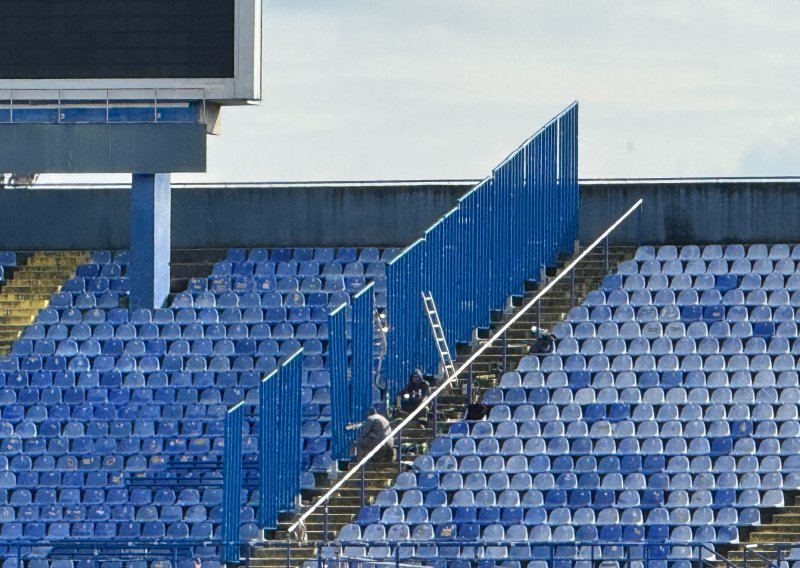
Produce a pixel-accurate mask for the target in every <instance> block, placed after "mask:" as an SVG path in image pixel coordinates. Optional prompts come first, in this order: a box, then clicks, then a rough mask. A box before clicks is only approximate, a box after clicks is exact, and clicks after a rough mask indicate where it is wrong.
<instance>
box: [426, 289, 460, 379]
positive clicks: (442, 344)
mask: <svg viewBox="0 0 800 568" xmlns="http://www.w3.org/2000/svg"><path fill="white" fill-rule="evenodd" d="M422 302H423V304H424V306H425V314H426V315H427V316H428V323H430V324H431V331H433V339H434V342H435V343H436V351H438V352H439V359H441V361H442V367H443V369H444V378H445V379H449V378H450V377H452V376H453V375H455V374H456V366H455V365H454V364H453V358H452V357H451V356H450V348H449V347H448V346H447V339H446V338H445V336H444V329H443V328H442V322H441V320H440V319H439V311H438V310H437V309H436V302H434V301H433V294H432V293H430V292H422Z"/></svg>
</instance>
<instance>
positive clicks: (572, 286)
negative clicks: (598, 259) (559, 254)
mask: <svg viewBox="0 0 800 568" xmlns="http://www.w3.org/2000/svg"><path fill="white" fill-rule="evenodd" d="M576 271H577V267H576V268H573V269H572V271H571V272H570V273H569V305H570V307H571V308H574V307H575V272H576Z"/></svg>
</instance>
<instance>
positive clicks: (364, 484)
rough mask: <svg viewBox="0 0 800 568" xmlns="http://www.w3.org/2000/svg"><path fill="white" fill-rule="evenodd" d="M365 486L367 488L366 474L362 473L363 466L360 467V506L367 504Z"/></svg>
mask: <svg viewBox="0 0 800 568" xmlns="http://www.w3.org/2000/svg"><path fill="white" fill-rule="evenodd" d="M366 488H367V480H366V474H365V473H364V468H363V467H362V468H361V506H362V507H363V506H364V505H366V504H367V501H366V495H365V492H366Z"/></svg>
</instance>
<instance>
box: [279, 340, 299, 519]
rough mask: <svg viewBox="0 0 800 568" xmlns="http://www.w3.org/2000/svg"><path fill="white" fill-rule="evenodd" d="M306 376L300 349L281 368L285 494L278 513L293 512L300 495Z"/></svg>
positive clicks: (282, 454)
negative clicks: (302, 386)
mask: <svg viewBox="0 0 800 568" xmlns="http://www.w3.org/2000/svg"><path fill="white" fill-rule="evenodd" d="M302 376H303V350H302V349H299V350H297V351H296V352H295V353H294V354H293V355H291V356H290V357H289V358H288V359H287V360H286V361H284V362H283V364H282V365H281V367H280V368H279V369H278V377H279V378H280V383H281V387H282V393H281V394H282V396H281V400H280V408H281V412H280V414H279V416H280V418H281V422H280V424H279V429H280V431H281V432H283V433H284V436H283V439H282V446H281V447H280V448H279V452H280V454H281V456H282V460H281V461H282V463H283V464H284V467H283V468H282V473H283V476H282V478H281V483H282V487H284V492H283V495H282V501H281V503H279V511H280V512H285V511H293V510H294V501H295V496H296V495H297V494H298V493H299V492H300V469H301V466H302V449H303V446H302V444H303V441H302V438H301V432H300V430H301V427H302V416H301V392H300V390H301V382H302Z"/></svg>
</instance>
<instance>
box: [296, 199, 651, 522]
mask: <svg viewBox="0 0 800 568" xmlns="http://www.w3.org/2000/svg"><path fill="white" fill-rule="evenodd" d="M642 202H643V200H642V199H640V200H639V201H637V202H636V203H634V204H633V205H632V206H631V207H630V209H628V210H627V211H626V212H625V213H623V214H622V215H621V216H620V217H619V218H618V219H617V220H616V221H615V222H614V223H613V224H612V225H611V226H609V227H608V228H607V229H606V230H605V231H603V234H601V235H600V236H599V237H597V239H595V240H594V241H593V242H592V244H590V245H589V246H588V247H587V248H586V249H585V250H584V251H583V252H582V253H580V254H579V255H578V256H577V257H576V258H575V259H574V260H573V261H572V262H570V263H569V264H568V265H567V266H566V267H565V268H564V270H562V271H561V272H560V273H559V274H558V275H557V276H555V277H554V278H553V279H552V280H550V281H549V282H548V283H547V284H546V285H545V286H544V287H543V288H542V289H541V290H540V291H539V292H538V293H537V294H536V295H535V296H534V297H533V298H532V299H531V300H530V301H529V302H528V303H527V304H525V306H523V308H522V309H521V310H520V311H518V312H517V313H516V314H514V316H513V317H512V318H511V319H510V320H508V321H507V322H506V323H505V324H504V325H503V326H502V327H500V329H498V330H497V332H495V334H494V335H493V336H492V337H491V338H490V339H489V340H487V341H486V343H484V344H483V345H482V346H480V347H479V348H478V349H477V350H476V351H475V353H473V354H472V355H471V356H470V357H469V359H467V360H466V361H465V362H464V363H463V364H462V365H461V366H460V367H459V368H458V369H456V372H455V374H453V375H452V376H450V377H448V378H447V379H446V380H445V381H444V382H442V384H440V385H439V386H438V387H437V388H436V389H435V390H434V391H433V392H432V393H431V394H430V395H429V396H428V398H426V399H425V400H424V401H423V402H422V403H421V404H420V405H419V406H418V407H417V408H416V409H414V410H413V411H412V412H411V413H410V414H409V415H408V416H406V418H405V419H403V420H402V421H401V422H400V424H398V425H397V426H395V428H394V429H393V430H392V431H391V432H390V433H389V434H388V435H387V436H386V437H385V438H384V439H383V440H381V442H380V443H379V444H378V445H377V446H375V448H373V449H372V451H370V452H369V453H368V454H367V455H366V456H365V457H364V458H363V459H362V460H361V461H360V462H358V463H357V464H356V466H355V467H353V468H351V469H350V470H349V471H347V473H345V475H344V476H343V477H342V478H341V479H340V480H339V481H338V482H336V484H334V486H333V487H331V488H330V489H329V490H328V491H327V492H326V493H325V494H324V495H323V496H322V497H320V498H319V499H318V500H317V502H316V503H314V504H313V505H312V506H311V507H309V508H308V510H307V511H306V512H305V513H303V514H302V515H301V516H300V518H299V519H298V520H297V521H295V523H294V524H292V526H291V527H289V532H290V533H292V532H294V531H295V530H296V529H297V527H298V526H299V525H300V523H303V522H305V520H306V519H308V517H310V516H311V515H312V514H313V513H314V511H316V510H317V509H318V508H319V507H321V506H322V505H324V504H325V503H326V502H327V501H328V500H329V499H330V498H331V497H332V496H333V495H334V494H335V493H336V492H337V491H339V489H341V487H342V486H343V485H344V484H345V483H347V481H348V480H349V479H350V478H352V477H353V476H354V475H355V474H356V473H357V472H358V471H360V470H361V469H362V468H363V467H364V466H365V465H367V463H369V461H370V460H371V459H372V458H373V457H374V456H375V455H376V454H377V453H378V452H379V451H380V450H381V448H383V447H384V446H385V445H386V444H387V443H388V442H389V441H390V440H393V439H394V438H395V436H397V434H398V433H400V432H401V431H402V430H403V429H404V428H405V427H406V426H408V424H409V423H411V422H412V421H413V420H414V419H415V418H416V417H417V415H419V413H420V412H422V411H423V409H425V408H426V407H427V406H429V405H430V404H431V402H433V401H434V399H436V397H438V396H439V395H440V394H441V393H442V392H443V391H444V390H445V389H446V388H447V387H448V386H450V384H451V383H452V382H453V381H455V380H456V379H458V377H459V376H461V374H462V373H464V371H466V370H468V369H469V367H470V365H472V363H473V362H474V361H475V360H476V359H477V358H478V357H480V356H481V355H483V353H484V352H485V351H486V350H487V349H489V347H491V346H492V345H493V344H494V343H495V342H496V341H497V340H498V339H500V338H501V337H503V335H504V334H505V333H506V332H507V331H508V329H509V328H510V327H511V326H512V325H514V324H515V323H516V322H517V320H519V319H520V318H521V317H522V316H523V315H525V314H526V313H527V312H528V311H529V310H530V309H531V308H533V307H534V306H535V305H536V304H537V302H539V300H541V299H542V298H543V297H544V296H545V295H546V294H547V293H548V292H549V291H550V290H551V289H552V288H553V286H555V285H556V284H557V283H558V282H559V281H560V280H561V279H562V278H564V277H565V276H566V275H567V274H569V273H570V272H572V270H573V269H574V268H575V267H576V266H577V265H578V264H579V263H580V262H581V261H582V260H583V259H584V258H586V256H587V255H588V254H589V253H590V252H592V251H593V250H594V249H595V248H597V246H598V245H600V243H602V242H603V241H604V240H605V239H606V237H608V236H609V235H610V234H611V233H612V232H614V230H615V229H616V228H617V227H619V225H621V224H622V223H623V222H624V221H625V220H626V219H627V218H628V217H630V216H631V215H632V214H633V213H634V212H635V211H636V210H637V209H639V207H641V205H642Z"/></svg>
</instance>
